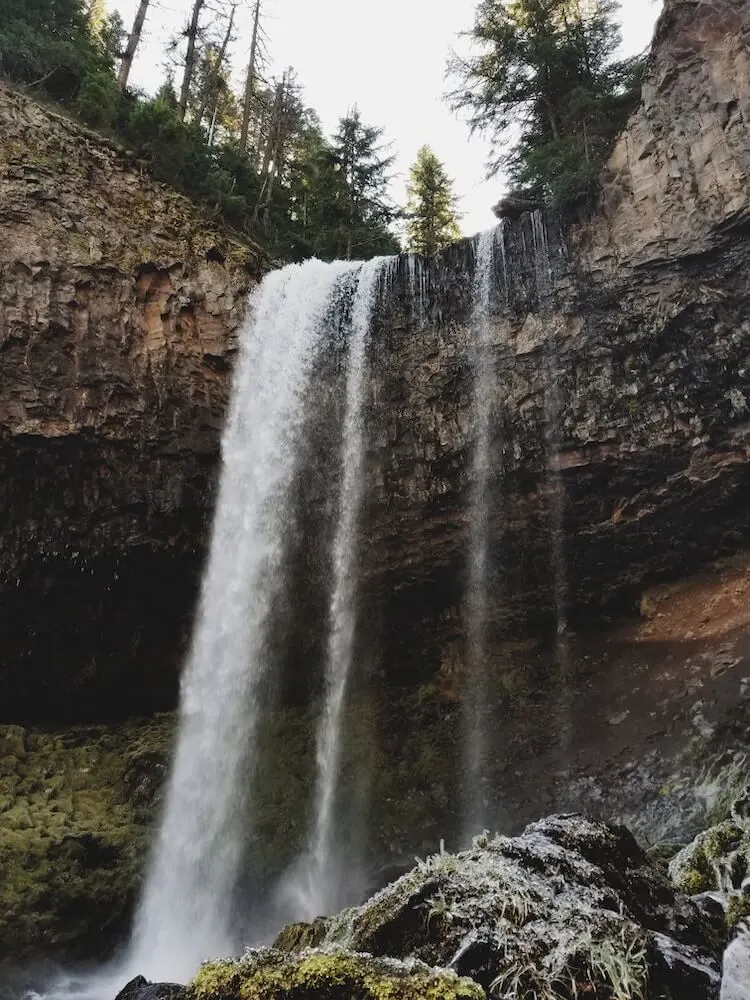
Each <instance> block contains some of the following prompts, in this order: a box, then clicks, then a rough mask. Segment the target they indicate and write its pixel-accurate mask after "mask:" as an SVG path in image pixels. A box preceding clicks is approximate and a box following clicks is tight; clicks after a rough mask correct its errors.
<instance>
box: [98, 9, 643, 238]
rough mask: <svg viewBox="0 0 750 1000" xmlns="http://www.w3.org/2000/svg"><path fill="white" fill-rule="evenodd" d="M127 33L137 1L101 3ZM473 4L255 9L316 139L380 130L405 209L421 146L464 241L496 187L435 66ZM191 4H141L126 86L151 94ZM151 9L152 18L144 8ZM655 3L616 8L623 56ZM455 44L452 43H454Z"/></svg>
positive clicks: (275, 64) (242, 13)
mask: <svg viewBox="0 0 750 1000" xmlns="http://www.w3.org/2000/svg"><path fill="white" fill-rule="evenodd" d="M109 5H110V7H111V8H112V9H116V10H118V11H119V12H120V14H121V15H122V18H123V21H124V22H125V25H126V27H128V28H129V27H130V25H131V24H132V20H133V16H134V13H135V8H136V6H137V0H109ZM476 5H477V0H376V2H373V0H367V2H365V0H265V9H266V10H267V16H266V19H265V26H266V31H267V34H268V48H269V55H270V57H271V60H272V66H271V67H270V71H271V73H277V74H279V75H280V74H281V72H282V71H283V69H284V68H285V67H287V66H293V67H294V69H295V70H296V72H297V78H298V81H299V83H300V84H302V86H303V97H304V100H305V102H306V103H307V104H308V105H309V106H310V107H313V108H315V110H316V111H317V112H318V114H319V115H320V118H321V120H322V123H323V128H324V130H325V132H326V134H330V133H331V132H332V131H333V130H334V128H335V127H336V123H337V121H338V119H339V118H340V117H341V116H342V115H344V114H345V113H346V111H347V109H348V108H349V107H351V106H352V105H353V104H357V105H358V106H359V109H360V111H361V114H362V119H363V121H364V122H365V123H366V124H368V125H378V126H383V127H384V128H385V138H386V139H387V140H389V141H391V142H392V144H393V146H392V151H393V152H394V153H396V154H397V160H396V163H395V166H394V169H395V171H396V176H395V177H394V181H393V191H392V194H393V197H394V200H395V201H396V202H397V203H403V202H404V200H405V183H406V176H407V174H408V169H409V165H410V164H411V163H412V162H413V160H414V158H415V156H416V152H417V150H418V149H419V147H420V146H422V145H423V144H424V143H428V144H429V145H430V146H431V147H432V148H433V149H434V151H435V153H436V154H437V155H438V157H439V158H440V159H441V160H442V161H443V162H444V163H445V165H446V168H447V170H448V173H449V174H450V176H451V177H452V178H453V179H454V182H455V191H456V193H457V194H458V195H459V198H460V210H461V212H462V213H463V218H462V220H461V225H462V228H463V230H464V232H465V233H466V234H467V235H470V234H472V233H474V232H477V231H479V230H482V229H487V228H489V227H490V226H492V225H493V224H494V221H495V220H494V217H493V215H492V212H491V206H492V205H493V204H495V202H496V201H497V200H498V198H499V197H500V195H501V193H502V179H501V178H500V177H497V178H495V179H494V180H492V181H489V182H488V181H485V180H484V167H485V162H486V160H487V153H488V146H487V144H486V143H485V142H484V141H482V140H481V139H479V138H474V139H470V138H469V132H468V128H467V127H466V125H465V124H464V123H463V122H462V121H460V120H458V119H457V118H456V117H455V116H454V115H453V114H452V113H451V112H450V111H449V110H448V108H447V106H446V104H445V102H444V101H443V100H442V95H443V94H444V93H445V91H446V90H447V89H448V83H447V82H446V80H445V77H444V74H445V65H446V60H447V57H448V53H449V50H450V48H451V46H453V45H455V44H456V41H457V39H456V36H457V35H458V33H459V32H461V31H465V30H467V29H468V28H470V26H471V24H472V22H473V16H474V9H475V7H476ZM190 6H191V0H151V8H150V9H149V14H148V17H147V20H146V28H145V30H144V35H143V40H142V44H141V47H140V49H139V52H138V54H137V55H136V60H135V63H134V66H133V71H132V75H131V78H130V82H131V84H132V85H134V86H137V87H142V88H143V89H144V90H146V91H147V92H153V91H154V90H156V88H157V87H158V86H159V84H160V83H161V81H162V79H163V76H164V70H163V67H164V42H165V39H166V38H167V37H168V36H169V35H170V34H174V33H176V31H178V30H179V29H180V27H181V26H182V25H183V24H184V22H185V21H186V20H187V17H188V14H189V10H190ZM250 7H251V4H250V0H241V3H240V6H239V7H238V9H237V15H236V22H237V25H238V28H239V32H240V38H239V41H238V42H237V43H236V44H235V46H234V49H233V52H234V69H235V72H236V74H237V75H238V77H239V76H240V75H241V65H240V64H241V62H242V61H243V58H242V55H241V53H243V52H244V51H246V50H247V42H246V41H245V44H244V45H243V40H246V39H247V38H248V34H249V32H248V28H249V23H250ZM152 8H153V9H152ZM660 8H661V0H623V3H622V21H623V49H624V52H625V53H627V54H630V53H633V52H637V51H639V50H641V49H643V48H645V46H646V45H648V43H649V41H650V39H651V34H652V32H653V26H654V22H655V20H656V17H657V15H658V13H659V10H660ZM459 45H460V43H459Z"/></svg>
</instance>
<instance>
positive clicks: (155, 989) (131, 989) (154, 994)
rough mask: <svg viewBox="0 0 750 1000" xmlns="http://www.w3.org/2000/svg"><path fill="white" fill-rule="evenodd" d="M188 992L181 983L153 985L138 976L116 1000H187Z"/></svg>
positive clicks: (121, 991) (123, 989) (125, 987)
mask: <svg viewBox="0 0 750 1000" xmlns="http://www.w3.org/2000/svg"><path fill="white" fill-rule="evenodd" d="M186 998H187V991H186V989H185V987H184V986H181V985H180V984H179V983H151V982H149V980H148V979H146V978H145V977H144V976H136V977H135V978H134V979H131V980H130V982H129V983H126V984H125V986H123V988H122V989H121V990H120V992H119V993H118V994H117V996H116V997H115V1000H186Z"/></svg>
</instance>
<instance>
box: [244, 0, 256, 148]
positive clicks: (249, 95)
mask: <svg viewBox="0 0 750 1000" xmlns="http://www.w3.org/2000/svg"><path fill="white" fill-rule="evenodd" d="M260 2H261V0H255V10H254V12H253V37H252V41H251V42H250V59H249V60H248V64H247V79H246V80H245V100H244V103H243V105H242V128H241V130H240V149H242V150H246V149H247V133H248V130H249V128H250V105H251V104H252V102H253V84H254V82H255V60H256V59H257V54H258V28H259V26H260Z"/></svg>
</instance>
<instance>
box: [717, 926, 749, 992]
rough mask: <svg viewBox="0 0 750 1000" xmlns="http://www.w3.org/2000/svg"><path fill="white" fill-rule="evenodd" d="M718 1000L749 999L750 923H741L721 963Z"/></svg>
mask: <svg viewBox="0 0 750 1000" xmlns="http://www.w3.org/2000/svg"><path fill="white" fill-rule="evenodd" d="M719 998H720V1000H748V998H750V923H748V922H747V921H743V922H742V923H741V924H740V925H739V927H738V928H737V933H736V934H735V936H734V938H733V939H732V941H731V942H730V943H729V945H728V946H727V948H726V950H725V952H724V957H723V961H722V979H721V993H720V994H719Z"/></svg>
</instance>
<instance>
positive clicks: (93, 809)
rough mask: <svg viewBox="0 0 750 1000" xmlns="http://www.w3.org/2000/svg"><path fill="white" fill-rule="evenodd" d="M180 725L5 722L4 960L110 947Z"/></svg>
mask: <svg viewBox="0 0 750 1000" xmlns="http://www.w3.org/2000/svg"><path fill="white" fill-rule="evenodd" d="M172 728H173V720H172V718H171V717H169V716H162V717H158V718H155V719H152V720H149V721H148V722H133V723H129V724H125V725H121V726H113V727H103V726H97V727H92V726H87V727H76V728H71V729H67V730H65V731H63V732H42V731H34V730H24V729H21V728H20V727H18V726H1V727H0V751H3V750H4V751H6V752H5V754H4V756H2V757H1V758H0V872H1V873H2V874H1V876H0V955H2V956H3V957H4V958H5V959H7V960H21V959H25V958H27V957H31V956H33V955H34V954H37V953H41V954H45V955H48V956H49V955H59V956H71V955H84V954H97V953H101V952H102V951H105V950H106V949H107V947H109V946H111V944H112V943H113V942H114V940H115V938H116V936H117V935H118V933H120V932H121V931H122V930H123V929H124V926H125V921H126V919H127V915H128V911H129V906H130V903H131V902H132V899H133V895H134V890H135V888H136V886H137V883H138V879H139V873H140V870H141V866H142V860H143V856H144V847H145V837H146V832H147V830H148V826H149V822H150V819H151V816H152V813H153V806H154V804H155V801H156V799H157V796H158V789H159V787H160V785H161V779H162V776H163V773H164V769H165V761H166V756H167V754H168V751H169V746H170V743H171V733H172ZM8 750H12V753H9V752H7V751H8Z"/></svg>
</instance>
